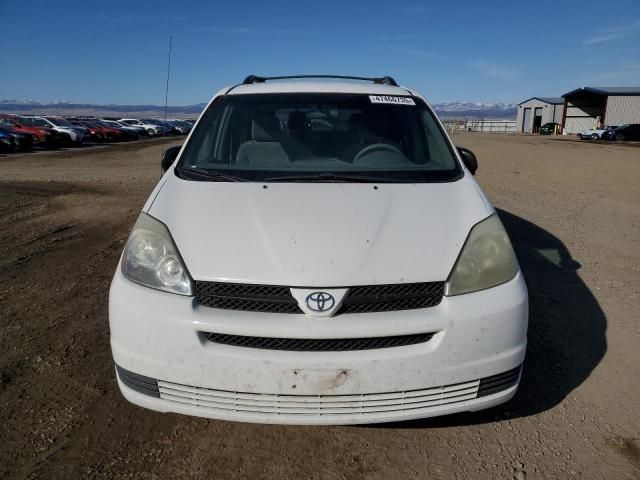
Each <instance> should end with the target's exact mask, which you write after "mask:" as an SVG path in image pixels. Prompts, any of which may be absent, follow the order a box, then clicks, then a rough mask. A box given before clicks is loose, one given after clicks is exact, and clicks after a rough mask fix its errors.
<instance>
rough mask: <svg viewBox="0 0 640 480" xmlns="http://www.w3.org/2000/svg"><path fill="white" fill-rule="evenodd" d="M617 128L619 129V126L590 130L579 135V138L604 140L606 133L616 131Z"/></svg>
mask: <svg viewBox="0 0 640 480" xmlns="http://www.w3.org/2000/svg"><path fill="white" fill-rule="evenodd" d="M616 128H618V126H617V125H615V126H610V125H607V126H605V127H603V128H590V129H588V130H583V131H582V132H580V133H578V138H579V139H581V140H604V137H603V135H604V133H605V132H608V131H609V130H615V129H616Z"/></svg>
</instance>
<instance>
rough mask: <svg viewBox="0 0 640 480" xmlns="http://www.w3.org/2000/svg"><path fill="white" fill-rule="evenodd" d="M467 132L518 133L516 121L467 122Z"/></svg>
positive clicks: (465, 125) (465, 128) (465, 126)
mask: <svg viewBox="0 0 640 480" xmlns="http://www.w3.org/2000/svg"><path fill="white" fill-rule="evenodd" d="M464 130H465V131H467V132H488V133H516V121H515V120H467V121H466V122H465V124H464Z"/></svg>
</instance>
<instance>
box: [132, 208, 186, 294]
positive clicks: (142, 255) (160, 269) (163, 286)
mask: <svg viewBox="0 0 640 480" xmlns="http://www.w3.org/2000/svg"><path fill="white" fill-rule="evenodd" d="M121 267H122V274H123V275H124V276H125V277H127V278H128V279H129V280H131V281H132V282H136V283H139V284H140V285H144V286H146V287H151V288H156V289H158V290H164V291H165V292H171V293H178V294H180V295H193V287H192V281H191V277H190V275H189V272H188V271H187V268H186V267H185V265H184V262H183V261H182V258H181V257H180V254H179V253H178V249H177V248H176V246H175V244H174V243H173V239H172V238H171V234H170V233H169V230H168V229H167V227H166V226H165V224H164V223H162V222H160V221H158V220H156V219H155V218H153V217H151V216H149V215H147V214H146V213H141V214H140V216H139V217H138V220H137V221H136V224H135V225H134V226H133V230H132V231H131V235H129V239H128V240H127V244H126V245H125V247H124V254H123V255H122V265H121Z"/></svg>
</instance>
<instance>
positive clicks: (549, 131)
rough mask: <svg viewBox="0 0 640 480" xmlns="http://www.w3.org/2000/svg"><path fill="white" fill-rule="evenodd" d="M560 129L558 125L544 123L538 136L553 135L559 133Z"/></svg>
mask: <svg viewBox="0 0 640 480" xmlns="http://www.w3.org/2000/svg"><path fill="white" fill-rule="evenodd" d="M560 128H561V127H560V124H559V123H551V122H549V123H545V124H544V125H542V126H541V127H540V135H553V134H555V133H556V132H559V131H560Z"/></svg>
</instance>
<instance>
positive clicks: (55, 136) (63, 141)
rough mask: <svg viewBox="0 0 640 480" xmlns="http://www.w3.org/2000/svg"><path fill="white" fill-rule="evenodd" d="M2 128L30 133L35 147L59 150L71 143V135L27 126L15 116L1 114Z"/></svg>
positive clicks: (0, 122) (46, 128)
mask: <svg viewBox="0 0 640 480" xmlns="http://www.w3.org/2000/svg"><path fill="white" fill-rule="evenodd" d="M0 127H3V128H8V129H10V130H15V131H18V132H20V133H30V134H32V135H33V138H34V142H35V143H34V145H37V146H42V147H45V148H59V147H62V146H64V145H68V144H69V142H70V141H71V139H70V137H69V135H67V134H65V133H62V132H57V131H55V130H53V129H51V128H48V127H35V126H30V125H25V124H23V123H22V122H21V121H20V119H19V118H18V117H17V116H15V115H8V114H0Z"/></svg>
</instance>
